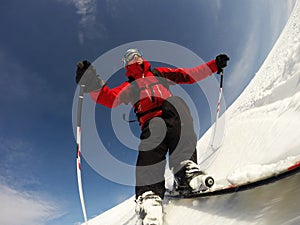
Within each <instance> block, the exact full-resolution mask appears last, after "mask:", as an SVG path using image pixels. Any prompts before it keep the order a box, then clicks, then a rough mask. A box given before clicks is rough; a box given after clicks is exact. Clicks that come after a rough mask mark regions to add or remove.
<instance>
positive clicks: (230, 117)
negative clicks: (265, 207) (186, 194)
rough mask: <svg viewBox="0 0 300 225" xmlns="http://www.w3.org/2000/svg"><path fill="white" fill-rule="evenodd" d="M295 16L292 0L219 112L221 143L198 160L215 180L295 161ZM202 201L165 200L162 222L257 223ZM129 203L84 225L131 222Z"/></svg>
mask: <svg viewBox="0 0 300 225" xmlns="http://www.w3.org/2000/svg"><path fill="white" fill-rule="evenodd" d="M299 21H300V2H299V1H297V2H296V4H295V7H294V9H293V12H292V14H291V16H290V18H289V20H288V22H287V24H286V26H285V28H284V30H283V32H282V34H281V35H280V37H279V38H278V40H277V42H276V44H275V45H274V47H273V49H272V50H271V52H270V53H269V55H268V57H267V58H266V60H265V62H264V63H263V65H262V67H261V68H260V69H259V71H258V72H257V73H256V75H255V76H254V78H253V80H252V81H251V82H250V84H249V85H248V86H247V88H246V89H245V90H244V92H243V93H242V94H241V95H240V96H239V98H238V99H237V100H236V101H235V102H234V103H233V104H232V105H231V107H230V108H229V109H228V110H227V111H226V113H224V114H223V115H222V117H221V121H223V123H224V124H225V133H224V135H223V138H222V145H221V147H220V148H219V149H217V150H216V151H214V152H213V154H211V155H210V154H209V157H208V159H207V160H206V161H205V163H203V164H202V166H203V167H204V168H205V169H206V170H207V172H208V173H209V174H212V175H214V176H215V178H216V180H224V179H226V178H228V180H229V181H230V182H231V183H240V182H245V181H247V180H248V181H252V180H256V179H257V178H259V177H265V176H269V175H271V174H273V173H277V172H279V171H280V170H281V169H283V168H287V167H289V166H291V165H292V164H295V163H296V162H298V161H299V159H300V157H299V156H300V138H299V137H300V129H299V127H300V24H299ZM211 130H212V129H210V130H208V131H207V133H206V134H205V135H204V136H203V137H202V138H201V139H200V141H199V142H198V146H197V148H198V152H199V156H200V158H199V160H200V161H201V160H202V159H203V158H201V155H202V156H207V150H209V149H208V148H207V146H209V144H210V141H211V140H210V139H211ZM203 201H204V202H203ZM203 201H202V202H201V204H200V202H199V201H193V200H170V201H169V202H168V204H167V203H166V207H165V212H166V216H165V219H166V224H199V221H201V224H239V225H242V224H257V223H256V222H255V221H251V220H239V219H238V218H239V216H238V215H237V216H235V215H231V217H230V216H227V217H224V216H222V215H221V214H220V215H218V214H216V213H213V212H214V210H213V209H214V208H215V207H217V205H220V204H221V203H222V202H221V201H223V200H222V199H221V198H211V199H207V200H203ZM205 201H206V202H205ZM218 201H219V202H218ZM202 203H205V204H202ZM134 207H135V203H134V198H130V199H128V200H127V201H125V202H123V203H122V204H120V205H118V206H116V207H115V208H113V209H111V210H109V211H107V212H105V213H103V214H101V215H100V216H97V217H95V218H93V219H91V220H90V221H89V225H102V224H103V225H108V224H118V225H119V224H127V225H134V224H136V217H135V213H134ZM216 211H217V209H216ZM223 211H224V208H223ZM225 211H226V210H225ZM258 217H260V216H258ZM260 224H263V223H260ZM291 224H292V223H291Z"/></svg>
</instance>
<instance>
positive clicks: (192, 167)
mask: <svg viewBox="0 0 300 225" xmlns="http://www.w3.org/2000/svg"><path fill="white" fill-rule="evenodd" d="M181 165H182V166H183V168H182V169H181V170H180V171H179V172H178V173H177V174H176V175H175V182H174V188H175V190H176V191H177V192H179V193H181V194H188V193H191V192H203V191H206V190H208V189H209V188H211V187H212V186H213V185H214V179H213V178H212V177H211V176H209V175H207V174H206V173H205V172H204V171H202V170H201V169H200V167H199V165H198V164H196V163H194V162H193V161H191V160H186V161H183V162H181Z"/></svg>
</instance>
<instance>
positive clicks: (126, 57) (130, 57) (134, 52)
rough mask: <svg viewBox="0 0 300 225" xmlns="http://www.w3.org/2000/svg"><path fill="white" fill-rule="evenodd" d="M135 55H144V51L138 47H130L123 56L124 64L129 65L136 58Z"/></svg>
mask: <svg viewBox="0 0 300 225" xmlns="http://www.w3.org/2000/svg"><path fill="white" fill-rule="evenodd" d="M135 56H138V57H142V53H141V52H140V51H139V50H138V49H136V48H132V49H128V50H127V51H126V53H125V55H124V57H123V64H124V66H127V65H128V63H129V62H130V61H132V60H133V59H134V57H135Z"/></svg>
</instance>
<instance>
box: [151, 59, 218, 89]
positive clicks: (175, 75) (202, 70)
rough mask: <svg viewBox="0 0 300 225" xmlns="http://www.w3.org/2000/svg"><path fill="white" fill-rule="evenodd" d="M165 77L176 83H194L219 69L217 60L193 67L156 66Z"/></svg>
mask: <svg viewBox="0 0 300 225" xmlns="http://www.w3.org/2000/svg"><path fill="white" fill-rule="evenodd" d="M156 69H157V70H158V71H159V72H160V73H161V74H162V75H163V77H165V78H167V79H168V80H171V81H173V82H174V83H176V84H193V83H195V82H197V81H200V80H202V79H204V78H206V77H208V76H210V75H212V74H213V73H215V72H217V71H218V68H217V65H216V62H215V60H211V61H209V62H207V63H203V64H201V65H199V66H196V67H193V68H156Z"/></svg>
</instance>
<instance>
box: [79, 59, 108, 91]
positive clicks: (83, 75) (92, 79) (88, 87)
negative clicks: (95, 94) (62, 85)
mask: <svg viewBox="0 0 300 225" xmlns="http://www.w3.org/2000/svg"><path fill="white" fill-rule="evenodd" d="M76 83H77V84H79V85H81V86H83V87H84V92H85V93H89V92H91V91H96V90H99V89H101V88H102V87H103V86H104V84H105V82H104V81H103V80H102V79H100V78H99V76H98V75H97V73H96V70H95V69H94V67H93V66H92V65H91V63H90V62H89V61H87V60H83V61H80V62H78V63H77V69H76Z"/></svg>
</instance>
